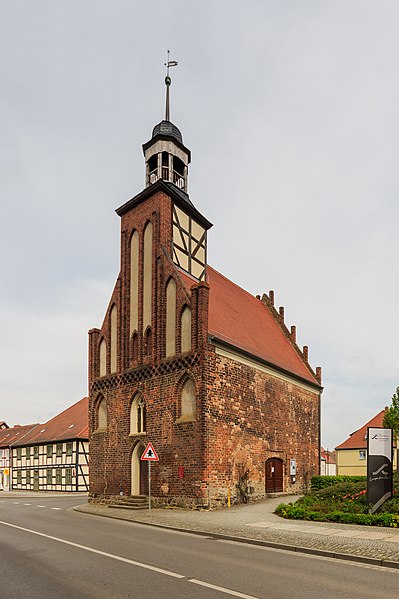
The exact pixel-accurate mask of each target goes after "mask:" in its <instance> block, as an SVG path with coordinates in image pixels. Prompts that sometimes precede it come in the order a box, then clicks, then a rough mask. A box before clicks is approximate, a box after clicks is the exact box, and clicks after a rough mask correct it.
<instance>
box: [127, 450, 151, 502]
mask: <svg viewBox="0 0 399 599" xmlns="http://www.w3.org/2000/svg"><path fill="white" fill-rule="evenodd" d="M144 450H145V447H144V445H143V444H142V443H140V442H139V443H137V445H136V446H135V448H134V449H133V453H132V466H131V477H132V486H131V494H132V495H148V464H147V462H143V461H142V460H141V459H140V458H141V456H142V455H143V453H144Z"/></svg>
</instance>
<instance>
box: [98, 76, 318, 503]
mask: <svg viewBox="0 0 399 599" xmlns="http://www.w3.org/2000/svg"><path fill="white" fill-rule="evenodd" d="M165 83H166V98H167V100H166V114H165V120H162V121H161V122H160V123H159V124H157V125H156V126H155V127H154V129H153V132H152V136H151V139H150V140H149V141H148V142H147V143H145V144H144V145H143V152H144V160H145V171H146V175H145V181H146V184H145V188H144V190H143V191H141V192H140V193H139V194H138V195H136V196H135V197H133V198H132V199H131V200H129V201H128V202H126V203H125V204H123V205H122V206H121V207H120V208H118V209H117V210H116V212H117V214H118V215H119V216H120V219H121V250H120V252H121V253H120V272H119V276H118V278H117V280H116V284H115V287H114V290H113V292H112V295H111V299H110V302H109V305H108V308H107V311H106V314H105V318H104V321H103V324H102V326H101V328H100V329H97V328H96V329H91V330H90V331H89V393H90V407H89V410H90V418H89V419H90V496H91V498H92V499H99V498H102V499H107V498H111V497H112V496H115V495H119V494H123V495H146V494H147V493H148V470H147V463H146V462H143V461H141V459H140V458H141V456H142V454H143V451H144V449H145V447H146V445H147V443H148V442H151V443H152V445H153V446H154V448H155V450H156V452H157V454H158V456H159V462H157V463H155V464H153V466H152V471H151V495H152V497H153V498H154V501H155V502H156V503H159V504H178V505H197V506H210V505H217V504H219V505H225V504H226V498H227V496H228V494H231V496H232V499H233V500H234V499H237V500H240V499H242V500H244V501H246V500H247V499H248V498H253V499H256V498H259V497H262V496H265V495H266V494H267V493H270V492H281V491H289V492H293V493H296V492H298V491H301V490H303V488H304V487H305V486H307V485H308V483H309V481H310V477H311V476H312V475H314V474H318V473H319V463H320V459H319V457H320V396H321V391H322V387H321V369H320V368H317V369H316V372H314V371H313V369H312V368H311V366H310V364H309V362H308V349H307V347H304V348H303V349H302V350H301V349H300V348H299V347H298V345H297V343H296V329H295V327H294V326H292V327H291V329H290V330H288V328H287V326H286V324H285V323H284V309H283V308H279V310H276V308H275V306H274V294H273V292H272V291H271V292H269V294H268V295H267V294H264V295H263V296H262V297H261V296H256V297H255V296H253V295H251V294H250V293H248V292H247V291H245V290H244V289H242V288H241V287H239V286H238V285H236V284H235V283H233V282H232V281H230V280H229V279H227V278H226V277H225V276H223V274H221V273H219V272H218V271H217V270H215V269H214V268H212V267H211V266H210V265H209V264H208V262H207V236H208V231H209V229H210V228H211V227H212V225H211V223H210V222H209V221H208V219H207V218H206V217H205V216H204V215H203V214H202V213H201V212H200V211H199V210H198V209H197V208H196V206H194V204H193V203H192V201H191V199H190V197H189V195H188V167H189V164H190V161H191V153H190V150H189V149H188V148H187V147H186V146H185V145H184V143H183V138H182V134H181V132H180V131H179V129H178V128H177V127H176V126H175V125H174V124H173V123H172V122H171V120H170V116H169V86H170V78H169V76H167V77H166V79H165Z"/></svg>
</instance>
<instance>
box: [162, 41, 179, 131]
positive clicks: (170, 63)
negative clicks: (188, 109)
mask: <svg viewBox="0 0 399 599" xmlns="http://www.w3.org/2000/svg"><path fill="white" fill-rule="evenodd" d="M169 54H170V51H169V50H168V60H167V62H165V67H166V77H165V85H166V109H165V121H170V101H169V87H170V86H171V83H172V79H171V78H170V76H169V69H170V67H177V65H178V62H177V60H169Z"/></svg>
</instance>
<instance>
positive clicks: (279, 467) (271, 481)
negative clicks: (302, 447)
mask: <svg viewBox="0 0 399 599" xmlns="http://www.w3.org/2000/svg"><path fill="white" fill-rule="evenodd" d="M265 478H266V493H281V492H282V491H283V461H282V460H279V459H278V458H270V459H269V460H267V462H266V465H265Z"/></svg>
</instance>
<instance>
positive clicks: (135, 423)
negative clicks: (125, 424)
mask: <svg viewBox="0 0 399 599" xmlns="http://www.w3.org/2000/svg"><path fill="white" fill-rule="evenodd" d="M146 430H147V407H146V404H145V400H144V397H143V396H142V395H141V394H140V393H137V394H136V395H135V396H134V398H133V401H132V405H131V406H130V434H131V435H139V434H143V433H145V432H146Z"/></svg>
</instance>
